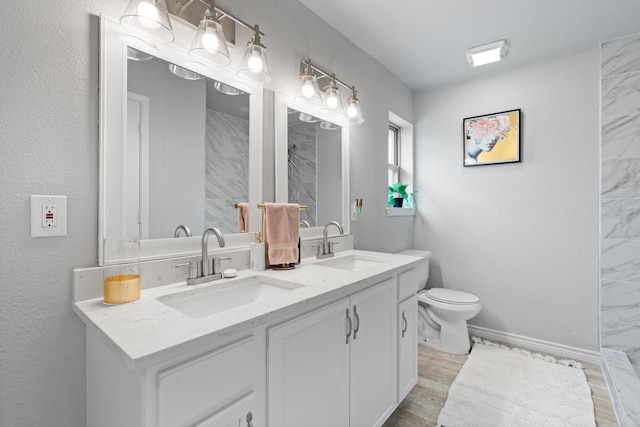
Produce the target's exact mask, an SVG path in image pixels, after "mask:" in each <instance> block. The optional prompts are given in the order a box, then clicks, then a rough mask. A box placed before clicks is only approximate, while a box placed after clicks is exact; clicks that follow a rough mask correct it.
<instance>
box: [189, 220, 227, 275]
mask: <svg viewBox="0 0 640 427" xmlns="http://www.w3.org/2000/svg"><path fill="white" fill-rule="evenodd" d="M211 234H215V235H216V237H217V238H218V246H220V247H221V248H224V236H223V235H222V232H221V231H220V230H218V229H217V228H215V227H209V228H207V229H205V230H204V232H203V233H202V240H201V242H200V249H201V250H202V259H201V260H200V261H198V269H197V275H196V277H194V278H192V277H189V278H187V285H197V284H198V283H203V282H211V281H213V280H217V279H220V278H222V274H221V273H219V272H218V273H217V272H216V259H215V258H214V259H213V260H212V261H213V262H209V236H210V235H211ZM190 271H191V269H190ZM190 276H191V275H190Z"/></svg>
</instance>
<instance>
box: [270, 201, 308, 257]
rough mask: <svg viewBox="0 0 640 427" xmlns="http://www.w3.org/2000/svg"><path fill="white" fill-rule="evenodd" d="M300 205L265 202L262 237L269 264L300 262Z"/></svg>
mask: <svg viewBox="0 0 640 427" xmlns="http://www.w3.org/2000/svg"><path fill="white" fill-rule="evenodd" d="M299 220H300V205H298V204H296V203H265V204H264V215H263V216H262V238H263V241H264V243H265V245H266V249H267V250H266V254H267V256H266V258H267V259H266V263H267V266H269V265H276V264H289V263H293V262H298V237H299V235H300V229H299V225H298V224H299V223H300V221H299Z"/></svg>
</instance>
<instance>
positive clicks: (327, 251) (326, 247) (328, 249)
mask: <svg viewBox="0 0 640 427" xmlns="http://www.w3.org/2000/svg"><path fill="white" fill-rule="evenodd" d="M330 225H335V226H336V227H338V231H340V235H343V234H344V230H343V229H342V226H341V225H340V223H339V222H338V221H331V222H329V223H328V224H327V225H325V226H324V230H322V245H321V246H319V247H318V253H317V255H316V258H328V257H332V256H334V255H335V254H334V253H333V245H334V243H333V242H330V241H329V236H328V235H327V234H328V231H329V226H330ZM321 252H322V253H321Z"/></svg>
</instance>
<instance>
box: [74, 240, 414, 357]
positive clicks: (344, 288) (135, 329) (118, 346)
mask: <svg viewBox="0 0 640 427" xmlns="http://www.w3.org/2000/svg"><path fill="white" fill-rule="evenodd" d="M352 255H355V256H358V255H361V256H373V257H379V258H385V260H386V261H385V262H384V263H381V264H380V265H375V266H373V267H370V268H367V269H363V270H359V271H345V270H340V269H334V268H327V267H322V266H317V265H314V264H316V263H318V262H321V261H323V260H316V259H315V258H311V257H310V258H303V259H302V261H301V263H300V265H298V266H297V267H296V268H295V269H292V270H286V271H276V270H269V269H267V270H265V271H252V270H241V271H239V272H238V277H236V278H233V279H222V280H220V281H216V282H212V283H205V284H202V285H191V286H188V285H186V283H185V282H184V281H183V282H178V283H174V284H170V285H164V286H158V287H154V288H150V289H143V290H142V295H141V298H140V299H138V300H136V301H133V302H130V303H126V304H120V305H113V306H108V305H105V304H104V303H103V301H102V298H96V299H91V300H86V301H78V302H75V303H74V304H73V311H74V312H75V313H76V314H77V315H78V316H79V317H80V318H81V319H82V321H83V322H84V323H85V325H86V326H87V328H88V329H89V330H91V331H92V332H94V333H96V334H97V336H98V337H100V338H101V339H102V340H104V341H105V343H106V344H107V345H108V346H109V347H111V348H112V349H113V350H114V351H115V352H116V353H117V354H118V356H119V357H120V358H121V359H122V360H123V361H124V362H125V364H127V365H128V366H129V367H130V368H131V369H132V370H143V369H147V368H149V367H151V366H154V365H157V364H159V363H162V362H164V361H167V360H170V359H173V358H174V357H179V356H180V355H182V354H185V353H187V352H191V351H197V350H198V349H199V348H201V347H202V346H204V345H209V344H213V343H215V342H216V341H219V340H224V339H225V338H228V337H231V336H234V335H237V334H242V333H243V332H245V331H249V330H251V329H252V328H254V327H257V326H259V325H262V324H265V323H268V322H271V321H273V320H277V319H283V320H285V319H286V318H287V317H288V316H292V315H295V314H296V313H298V312H300V311H301V310H304V309H306V308H308V309H309V310H312V309H314V308H316V307H318V306H321V305H322V304H323V303H329V302H333V301H337V300H339V299H341V298H343V297H347V296H349V295H352V294H354V293H356V292H358V291H360V290H363V289H366V288H367V287H369V286H372V285H374V284H376V283H378V282H379V279H381V278H382V276H388V275H390V274H396V273H401V272H403V271H406V270H409V269H410V268H412V267H414V266H415V265H417V264H419V263H420V262H424V261H425V260H424V259H423V258H420V257H415V256H409V255H400V254H389V253H384V252H373V251H362V250H346V251H342V252H339V253H337V254H336V256H335V257H334V258H333V259H339V258H343V257H349V256H352ZM256 275H258V276H269V277H274V278H280V279H282V280H287V281H291V282H295V283H298V284H301V285H303V287H301V288H299V289H296V290H294V291H292V292H288V293H286V294H282V295H279V296H278V297H277V298H267V299H264V300H260V301H258V302H255V303H253V304H249V305H245V306H240V307H237V308H234V309H231V310H227V311H224V312H221V313H217V314H213V315H210V316H205V317H199V318H192V317H189V316H187V315H185V314H183V313H181V312H179V311H177V310H175V309H173V308H171V307H169V306H168V305H166V304H163V303H162V302H160V301H158V300H157V298H158V297H160V296H164V295H169V294H172V293H176V292H181V291H185V290H189V289H196V288H200V287H207V286H215V285H216V284H218V283H225V282H229V281H233V280H237V279H239V278H243V277H252V276H256ZM143 280H144V279H143Z"/></svg>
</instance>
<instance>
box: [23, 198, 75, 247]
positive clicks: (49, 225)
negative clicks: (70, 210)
mask: <svg viewBox="0 0 640 427" xmlns="http://www.w3.org/2000/svg"><path fill="white" fill-rule="evenodd" d="M66 235H67V196H39V195H32V196H31V237H52V236H66Z"/></svg>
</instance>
